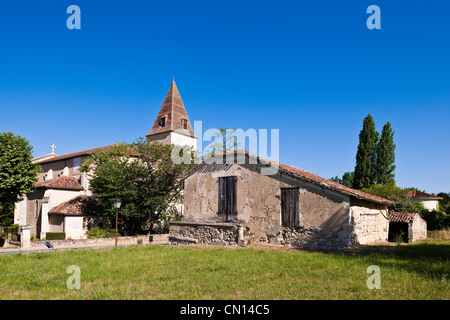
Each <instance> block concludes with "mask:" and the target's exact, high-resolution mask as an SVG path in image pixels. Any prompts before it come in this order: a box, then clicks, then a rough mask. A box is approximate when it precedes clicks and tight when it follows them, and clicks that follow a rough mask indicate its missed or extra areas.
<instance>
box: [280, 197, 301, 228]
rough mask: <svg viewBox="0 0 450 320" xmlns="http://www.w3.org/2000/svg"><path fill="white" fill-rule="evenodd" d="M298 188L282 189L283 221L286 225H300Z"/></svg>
mask: <svg viewBox="0 0 450 320" xmlns="http://www.w3.org/2000/svg"><path fill="white" fill-rule="evenodd" d="M298 193H299V189H298V188H283V189H281V223H282V225H283V226H286V227H295V226H298V225H299V213H298V209H299V203H298Z"/></svg>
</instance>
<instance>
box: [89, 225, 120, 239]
mask: <svg viewBox="0 0 450 320" xmlns="http://www.w3.org/2000/svg"><path fill="white" fill-rule="evenodd" d="M115 236H116V230H115V229H114V230H113V229H110V230H108V229H103V228H100V227H94V228H92V229H91V230H89V232H88V234H87V237H88V238H114V237H115ZM117 236H118V237H121V235H120V234H119V233H117Z"/></svg>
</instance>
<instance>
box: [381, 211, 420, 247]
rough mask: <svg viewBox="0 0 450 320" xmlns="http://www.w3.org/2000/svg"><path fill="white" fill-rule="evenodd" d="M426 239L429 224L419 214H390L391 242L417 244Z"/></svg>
mask: <svg viewBox="0 0 450 320" xmlns="http://www.w3.org/2000/svg"><path fill="white" fill-rule="evenodd" d="M426 238H427V222H426V221H425V220H424V219H422V218H421V217H420V215H419V214H418V213H405V212H390V213H389V238H388V240H389V241H391V242H395V241H398V240H399V239H400V240H401V241H402V242H415V241H419V240H424V239H426Z"/></svg>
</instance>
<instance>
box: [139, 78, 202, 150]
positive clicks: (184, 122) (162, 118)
mask: <svg viewBox="0 0 450 320" xmlns="http://www.w3.org/2000/svg"><path fill="white" fill-rule="evenodd" d="M146 136H147V138H149V139H151V140H153V141H158V142H161V143H164V144H174V145H179V146H190V147H193V148H194V150H196V149H197V136H196V135H195V134H194V130H193V129H192V126H191V122H190V121H189V117H188V115H187V112H186V108H185V107H184V104H183V100H181V96H180V93H179V92H178V88H177V85H176V84H175V80H174V79H172V84H171V85H170V88H169V91H168V92H167V94H166V98H165V99H164V102H163V104H162V106H161V109H160V110H159V113H158V115H157V116H156V120H155V122H154V123H153V127H152V128H151V130H150V131H149V132H148V133H147V135H146Z"/></svg>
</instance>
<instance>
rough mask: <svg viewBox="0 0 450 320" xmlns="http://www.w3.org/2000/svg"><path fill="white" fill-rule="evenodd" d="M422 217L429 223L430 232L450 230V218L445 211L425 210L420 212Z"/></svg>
mask: <svg viewBox="0 0 450 320" xmlns="http://www.w3.org/2000/svg"><path fill="white" fill-rule="evenodd" d="M420 216H421V217H422V219H424V220H425V221H426V222H427V229H428V230H442V229H448V228H450V216H449V215H447V214H446V213H445V212H443V211H436V210H433V211H428V210H426V209H424V210H422V211H421V212H420Z"/></svg>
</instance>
